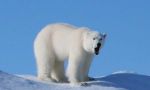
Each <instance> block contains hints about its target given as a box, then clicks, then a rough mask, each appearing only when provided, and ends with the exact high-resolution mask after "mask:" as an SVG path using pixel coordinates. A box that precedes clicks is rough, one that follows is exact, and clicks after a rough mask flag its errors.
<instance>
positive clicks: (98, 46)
mask: <svg viewBox="0 0 150 90" xmlns="http://www.w3.org/2000/svg"><path fill="white" fill-rule="evenodd" d="M100 47H101V43H97V47H96V48H95V54H96V55H98V54H99V49H100Z"/></svg>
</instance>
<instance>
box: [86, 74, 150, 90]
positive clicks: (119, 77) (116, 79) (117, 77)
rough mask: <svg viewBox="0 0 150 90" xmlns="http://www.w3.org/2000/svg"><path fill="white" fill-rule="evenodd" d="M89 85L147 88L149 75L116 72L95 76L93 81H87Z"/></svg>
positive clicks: (129, 88)
mask: <svg viewBox="0 0 150 90" xmlns="http://www.w3.org/2000/svg"><path fill="white" fill-rule="evenodd" d="M88 84H89V86H92V85H99V86H105V87H116V88H125V89H128V90H149V89H150V76H145V75H139V74H134V73H118V74H112V75H109V76H106V77H102V78H95V81H91V82H89V83H88Z"/></svg>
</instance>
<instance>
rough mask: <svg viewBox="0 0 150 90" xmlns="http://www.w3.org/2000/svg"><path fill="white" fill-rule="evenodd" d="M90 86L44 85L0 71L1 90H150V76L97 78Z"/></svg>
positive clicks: (127, 74) (128, 74) (130, 75)
mask: <svg viewBox="0 0 150 90" xmlns="http://www.w3.org/2000/svg"><path fill="white" fill-rule="evenodd" d="M95 79H96V80H95V81H90V82H87V83H88V86H74V87H72V86H71V85H70V84H68V83H49V84H46V83H43V82H41V81H38V80H37V79H36V77H35V76H31V75H19V76H17V75H11V74H8V73H5V72H2V71H0V90H150V76H146V75H140V74H136V73H116V74H111V75H109V76H105V77H101V78H95Z"/></svg>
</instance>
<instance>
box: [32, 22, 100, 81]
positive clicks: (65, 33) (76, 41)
mask: <svg viewBox="0 0 150 90" xmlns="http://www.w3.org/2000/svg"><path fill="white" fill-rule="evenodd" d="M94 37H95V38H96V40H93V38H94ZM100 38H102V35H101V34H99V33H98V32H96V31H90V30H89V29H88V28H77V27H75V26H72V25H69V24H51V25H48V26H46V27H45V28H43V29H42V30H41V32H40V33H39V34H38V35H37V37H36V39H35V42H34V52H35V57H36V61H37V68H38V78H39V79H41V80H45V81H57V82H64V81H67V79H66V77H65V70H64V60H66V59H68V67H67V78H68V80H69V82H70V83H72V84H78V83H79V82H83V81H86V80H88V71H89V67H90V64H91V61H92V58H93V55H94V48H95V47H96V45H97V43H98V39H100Z"/></svg>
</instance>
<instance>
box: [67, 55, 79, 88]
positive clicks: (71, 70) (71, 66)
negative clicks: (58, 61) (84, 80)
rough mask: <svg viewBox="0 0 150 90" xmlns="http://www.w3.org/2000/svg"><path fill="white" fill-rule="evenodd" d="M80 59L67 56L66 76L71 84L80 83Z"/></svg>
mask: <svg viewBox="0 0 150 90" xmlns="http://www.w3.org/2000/svg"><path fill="white" fill-rule="evenodd" d="M80 62H81V61H80V60H79V59H75V58H73V57H70V58H69V61H68V67H67V77H68V80H69V82H70V83H71V84H72V85H81V83H80V76H81V75H80Z"/></svg>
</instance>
